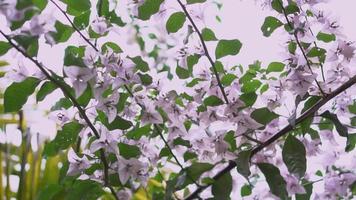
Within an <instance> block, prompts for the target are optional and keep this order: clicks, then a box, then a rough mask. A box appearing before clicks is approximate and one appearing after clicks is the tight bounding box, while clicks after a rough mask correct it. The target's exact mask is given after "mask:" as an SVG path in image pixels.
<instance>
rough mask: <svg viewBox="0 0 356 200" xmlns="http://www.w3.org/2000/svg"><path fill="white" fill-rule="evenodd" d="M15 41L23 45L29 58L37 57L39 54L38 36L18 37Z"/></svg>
mask: <svg viewBox="0 0 356 200" xmlns="http://www.w3.org/2000/svg"><path fill="white" fill-rule="evenodd" d="M13 39H14V40H15V41H16V42H17V43H18V44H19V45H21V46H22V47H23V48H24V49H25V51H26V53H27V54H28V55H29V56H32V57H36V56H37V53H38V36H31V35H16V36H15V37H13Z"/></svg>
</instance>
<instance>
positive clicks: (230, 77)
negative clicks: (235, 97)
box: [221, 74, 237, 86]
mask: <svg viewBox="0 0 356 200" xmlns="http://www.w3.org/2000/svg"><path fill="white" fill-rule="evenodd" d="M235 79H237V76H236V75H235V74H225V75H224V76H223V77H222V78H221V84H222V85H223V86H230V85H231V84H232V82H233V81H234V80H235Z"/></svg>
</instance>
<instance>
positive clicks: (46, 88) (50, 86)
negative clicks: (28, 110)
mask: <svg viewBox="0 0 356 200" xmlns="http://www.w3.org/2000/svg"><path fill="white" fill-rule="evenodd" d="M57 88H58V87H57V85H55V84H54V83H52V82H51V81H46V82H45V83H44V84H43V85H42V86H41V88H40V90H39V91H38V92H37V95H36V101H37V102H39V101H42V100H43V99H44V98H45V97H46V96H47V95H48V94H50V93H52V92H53V91H54V90H56V89H57Z"/></svg>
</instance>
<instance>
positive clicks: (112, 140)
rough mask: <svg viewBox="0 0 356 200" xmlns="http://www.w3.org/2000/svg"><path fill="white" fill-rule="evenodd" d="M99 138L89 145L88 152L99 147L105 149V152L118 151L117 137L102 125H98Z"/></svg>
mask: <svg viewBox="0 0 356 200" xmlns="http://www.w3.org/2000/svg"><path fill="white" fill-rule="evenodd" d="M99 127H100V129H99V131H100V138H99V139H96V140H94V142H93V143H91V145H90V152H92V153H94V152H96V151H98V150H99V149H105V150H106V151H107V152H111V153H113V154H118V153H119V147H118V146H117V144H118V141H119V140H118V138H117V137H116V135H115V134H113V133H112V132H110V131H109V130H108V129H107V128H106V127H105V126H104V125H99Z"/></svg>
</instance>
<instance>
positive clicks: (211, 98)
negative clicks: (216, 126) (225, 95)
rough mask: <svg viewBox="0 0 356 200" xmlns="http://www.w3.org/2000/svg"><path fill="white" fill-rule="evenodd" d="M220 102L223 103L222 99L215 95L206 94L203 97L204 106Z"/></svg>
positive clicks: (215, 104)
mask: <svg viewBox="0 0 356 200" xmlns="http://www.w3.org/2000/svg"><path fill="white" fill-rule="evenodd" d="M222 104H224V102H223V100H221V99H220V98H219V97H217V96H215V95H211V96H208V97H207V98H205V99H204V105H205V106H220V105H222Z"/></svg>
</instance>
